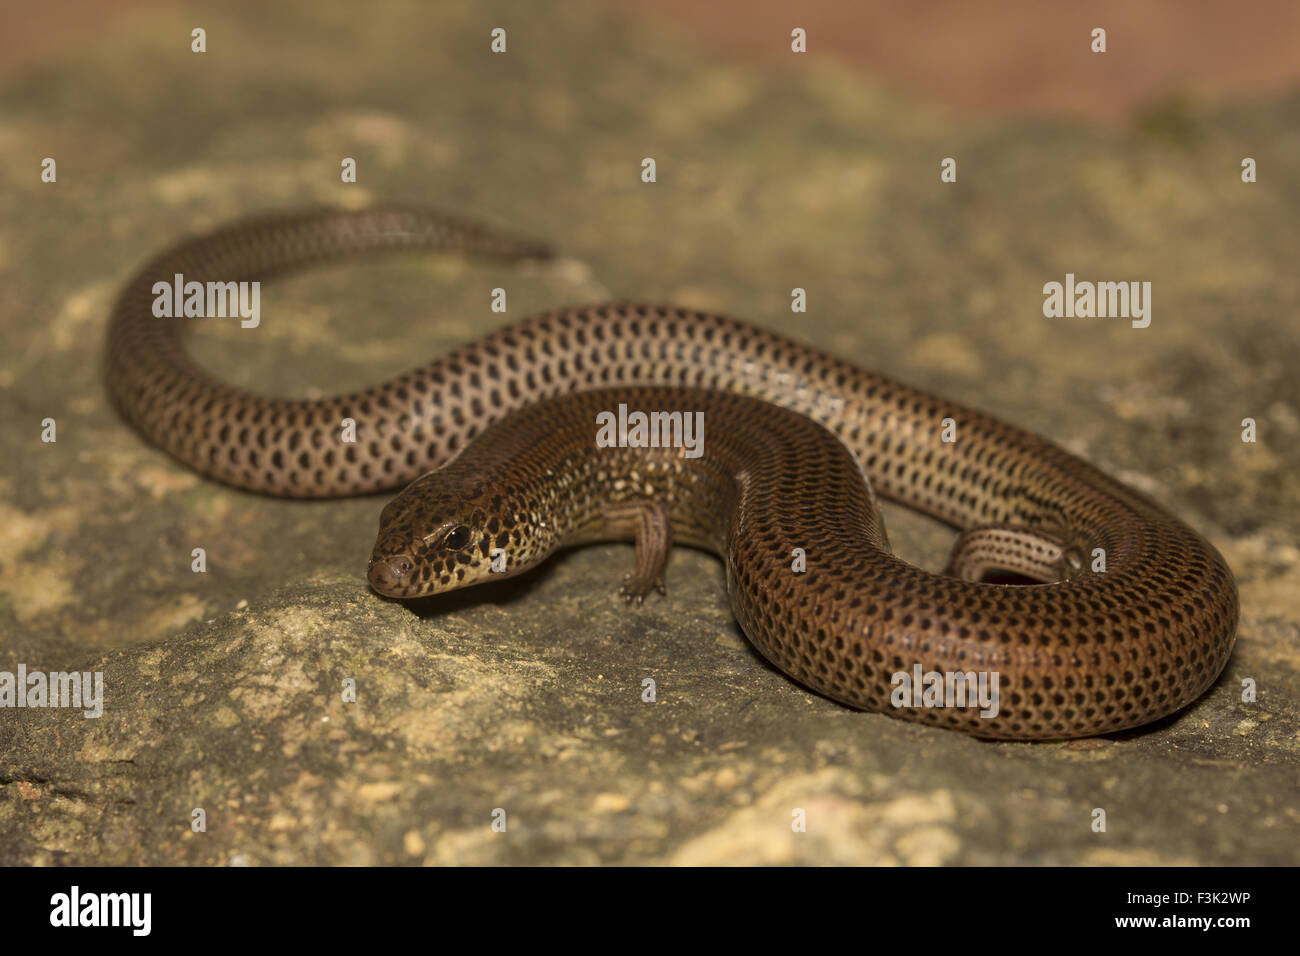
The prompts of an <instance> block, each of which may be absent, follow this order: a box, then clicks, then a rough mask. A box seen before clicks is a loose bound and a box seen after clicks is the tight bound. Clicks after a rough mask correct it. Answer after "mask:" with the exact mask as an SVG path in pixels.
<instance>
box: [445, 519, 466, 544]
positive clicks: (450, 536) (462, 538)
mask: <svg viewBox="0 0 1300 956" xmlns="http://www.w3.org/2000/svg"><path fill="white" fill-rule="evenodd" d="M467 544H469V528H467V527H465V526H464V525H463V524H458V525H456V527H454V528H452V529H451V530H450V531H448V532H447V537H445V538H443V539H442V546H443V547H444V548H448V549H450V550H452V551H459V550H460V549H461V548H463V547H465V545H467Z"/></svg>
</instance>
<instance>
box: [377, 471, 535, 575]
mask: <svg viewBox="0 0 1300 956" xmlns="http://www.w3.org/2000/svg"><path fill="white" fill-rule="evenodd" d="M534 524H535V523H534V522H532V521H531V520H529V519H528V518H526V517H525V516H524V515H523V514H521V512H520V510H519V507H518V503H517V502H516V501H515V500H514V496H513V495H511V494H510V493H509V492H508V491H507V490H506V489H505V486H504V483H502V482H500V481H491V480H484V478H483V476H482V475H481V474H479V475H476V476H475V477H474V478H472V479H470V478H468V477H467V476H466V475H465V474H464V469H463V468H462V467H460V466H459V465H458V463H457V462H452V463H451V464H449V465H447V466H445V467H443V468H442V469H439V470H438V471H435V472H430V473H429V474H427V475H425V476H424V477H422V478H419V479H417V480H416V481H415V482H413V483H412V484H410V485H408V486H407V487H406V489H405V490H404V491H402V493H401V494H399V495H398V496H397V497H396V498H394V499H393V500H392V501H390V502H389V503H388V505H387V507H385V508H384V510H383V513H382V514H381V515H380V517H379V537H378V538H377V539H376V541H375V547H374V551H373V553H372V554H371V557H370V566H369V569H368V572H367V577H368V578H369V580H370V586H371V587H373V588H374V589H375V590H376V591H377V592H379V593H380V594H383V595H385V596H387V597H395V598H416V597H425V596H427V595H430V594H440V593H442V592H444V591H453V590H456V589H458V588H463V587H468V586H470V585H471V584H478V583H480V582H483V581H487V580H492V579H498V578H504V577H509V576H510V575H512V574H517V573H519V572H520V571H522V570H524V569H525V568H527V567H531V566H532V565H533V564H535V563H536V562H537V561H538V560H540V559H541V558H542V557H545V555H546V554H547V553H549V551H550V546H549V541H550V537H551V536H550V534H549V532H548V529H546V528H545V526H544V525H543V526H541V527H540V528H537V527H534ZM530 529H531V530H530Z"/></svg>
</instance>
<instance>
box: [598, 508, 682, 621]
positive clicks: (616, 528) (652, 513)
mask: <svg viewBox="0 0 1300 956" xmlns="http://www.w3.org/2000/svg"><path fill="white" fill-rule="evenodd" d="M603 514H604V518H605V530H606V532H607V533H608V534H609V535H610V536H611V537H620V538H629V537H630V538H632V539H633V541H634V543H635V544H636V559H635V563H634V564H633V566H632V570H631V571H629V572H628V573H627V574H625V575H623V586H622V587H621V588H619V593H620V594H622V595H623V597H624V598H626V599H627V602H628V603H629V604H631V603H633V602H636V603H637V604H640V603H641V602H642V601H644V600H645V596H646V595H647V594H649V593H650V592H651V591H658V592H659V593H660V594H664V593H666V590H667V589H666V588H665V586H664V568H665V567H666V566H667V565H668V552H670V551H671V550H672V548H673V525H672V521H671V519H670V517H669V514H668V509H667V508H666V507H664V506H663V505H662V504H660V503H659V502H657V501H650V500H635V501H624V502H620V503H618V504H612V505H607V506H606V507H605V509H604V512H603Z"/></svg>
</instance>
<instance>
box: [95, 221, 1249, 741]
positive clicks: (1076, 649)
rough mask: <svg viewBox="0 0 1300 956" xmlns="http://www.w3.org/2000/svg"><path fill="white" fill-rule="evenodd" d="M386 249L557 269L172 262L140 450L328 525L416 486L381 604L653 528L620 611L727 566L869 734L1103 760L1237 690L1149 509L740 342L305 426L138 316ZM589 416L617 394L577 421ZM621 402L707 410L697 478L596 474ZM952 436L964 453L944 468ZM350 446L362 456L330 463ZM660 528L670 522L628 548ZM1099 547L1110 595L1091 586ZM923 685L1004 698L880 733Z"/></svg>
mask: <svg viewBox="0 0 1300 956" xmlns="http://www.w3.org/2000/svg"><path fill="white" fill-rule="evenodd" d="M388 248H429V249H456V250H461V251H467V252H477V253H485V254H490V255H498V256H502V257H506V258H526V257H536V256H540V255H544V254H545V249H544V248H543V247H541V246H538V245H536V244H532V243H528V242H525V241H519V240H513V239H509V238H506V237H501V236H497V235H495V234H493V233H490V232H488V231H486V230H484V229H481V228H480V227H477V226H474V225H472V224H466V223H457V222H453V221H450V220H447V219H445V218H443V217H441V216H439V215H438V214H435V213H428V212H423V211H419V210H408V209H379V210H368V211H363V212H330V211H325V212H315V213H306V214H300V215H290V216H281V217H274V218H268V219H263V220H257V221H252V222H248V223H239V224H236V225H235V226H233V227H229V228H227V229H224V230H222V231H219V232H218V233H215V234H213V235H212V236H209V237H206V238H203V239H198V240H192V241H190V242H187V243H183V244H182V245H180V246H177V247H175V248H174V249H173V250H171V251H169V252H167V253H164V254H163V255H162V256H160V257H159V258H158V259H156V260H154V262H152V263H151V264H150V265H149V266H147V267H146V268H145V269H144V270H143V271H142V272H141V273H140V275H139V276H137V277H136V278H135V279H134V280H133V281H132V282H131V283H130V284H129V285H128V287H127V289H126V290H125V291H124V293H123V295H122V297H121V299H120V300H119V303H118V306H117V308H116V310H115V312H114V316H113V320H112V323H111V327H110V332H109V348H108V385H109V389H110V392H111V394H112V395H113V396H114V399H115V400H116V402H117V404H118V406H119V407H120V408H121V409H122V411H123V414H124V415H125V417H126V418H127V419H128V420H129V421H131V422H132V423H133V424H134V425H135V426H136V427H137V428H139V429H140V430H141V431H142V432H143V433H144V434H145V435H146V436H147V437H148V438H149V439H150V440H152V441H153V442H155V443H156V444H158V445H160V446H161V447H163V448H165V449H166V450H167V451H169V452H170V453H171V454H173V455H175V456H176V457H177V458H179V459H181V460H182V461H184V462H185V463H187V464H188V465H190V466H191V467H193V468H195V469H197V470H198V471H200V472H202V473H203V474H205V475H208V476H210V477H213V478H215V479H217V480H221V481H224V482H227V483H230V484H233V485H237V486H239V487H243V488H248V489H251V490H255V491H261V492H265V493H270V494H279V495H287V496H297V497H337V496H343V495H353V494H362V493H366V492H374V491H379V490H384V489H389V488H395V487H399V486H401V485H404V484H406V483H408V482H412V481H415V484H413V485H411V487H409V488H408V489H407V490H406V491H404V492H403V493H402V494H401V495H400V496H399V497H398V498H397V499H395V500H394V501H393V502H392V503H390V504H389V506H388V507H387V508H386V509H385V510H384V515H383V518H382V519H381V532H380V536H379V540H378V542H377V543H376V548H375V557H374V559H372V564H371V569H370V575H371V581H372V584H374V586H375V587H376V589H377V590H380V591H381V592H382V593H387V594H392V595H394V596H400V597H408V596H415V595H417V594H427V593H436V592H437V591H440V590H446V589H448V588H451V587H463V586H466V585H468V584H471V583H474V582H475V581H478V580H482V579H485V578H487V577H488V576H490V575H491V572H490V571H489V570H488V567H489V563H490V561H489V556H490V553H491V551H492V548H493V547H501V548H503V550H504V552H505V555H506V558H507V573H517V572H518V571H520V570H523V569H524V568H526V567H528V566H530V565H532V564H535V563H536V562H537V561H540V560H543V559H544V558H545V557H546V555H548V554H550V553H551V552H552V551H554V550H555V549H556V548H558V547H563V546H567V545H570V544H577V543H582V542H585V541H591V540H600V539H604V538H609V537H619V538H625V537H628V536H629V535H630V534H632V533H633V529H634V528H636V527H638V526H639V527H640V528H641V530H642V535H641V537H642V538H643V539H645V540H643V541H642V542H641V547H640V549H639V554H638V569H637V574H636V575H635V577H634V579H633V580H632V581H630V582H629V588H628V593H629V594H630V595H631V596H633V597H639V596H640V594H641V593H644V592H645V591H646V590H648V589H649V588H650V587H653V586H655V585H656V584H657V583H658V574H659V573H660V571H661V570H662V562H663V557H664V554H662V553H659V552H663V551H665V550H666V548H665V547H664V545H663V539H664V538H665V537H667V536H668V533H669V532H670V533H671V539H674V540H676V541H679V542H682V543H686V544H694V545H698V546H702V547H707V548H711V549H712V550H714V551H716V552H717V553H719V554H720V555H722V556H723V557H724V559H725V560H726V562H727V580H728V594H729V595H730V597H731V601H732V607H733V610H734V611H735V614H736V617H737V619H738V620H739V621H740V623H741V626H742V627H743V628H744V630H745V633H746V634H747V635H748V636H749V637H750V639H751V640H752V641H753V642H754V644H755V646H756V647H757V648H758V649H759V650H760V651H761V652H762V653H763V654H764V655H765V656H766V657H767V658H768V659H769V660H771V661H772V662H773V663H774V664H776V665H777V666H778V667H780V668H781V669H782V670H784V671H785V672H786V673H788V674H790V675H791V676H792V677H794V678H795V679H797V680H799V681H801V682H803V683H805V684H806V685H807V686H809V687H811V688H813V689H815V690H817V691H819V692H821V693H823V694H825V695H827V696H829V697H831V698H834V699H835V700H839V701H842V702H844V703H846V704H849V705H851V706H855V707H861V708H864V709H871V710H884V711H887V712H891V713H897V714H898V715H900V716H903V717H907V718H909V719H914V720H919V721H923V722H926V723H931V724H935V725H938V726H942V727H950V728H953V729H958V730H963V731H967V732H969V733H973V734H977V735H979V736H983V737H1000V738H1007V739H1020V740H1027V739H1043V738H1063V737H1077V736H1086V735H1091V734H1098V733H1105V732H1109V731H1115V730H1121V729H1124V728H1128V727H1135V726H1139V725H1141V724H1144V723H1147V722H1149V721H1152V720H1155V719H1157V718H1159V717H1161V716H1164V715H1166V714H1169V713H1172V712H1174V711H1176V710H1178V709H1179V708H1181V707H1183V706H1185V705H1186V704H1188V703H1190V702H1191V701H1193V700H1195V699H1196V698H1197V697H1198V696H1199V695H1200V694H1201V693H1203V692H1204V691H1205V689H1206V688H1208V687H1209V686H1210V684H1212V683H1213V681H1214V679H1215V678H1216V677H1217V675H1218V674H1219V673H1220V672H1221V671H1222V669H1223V667H1224V665H1225V664H1226V662H1227V659H1228V656H1229V654H1230V653H1231V650H1232V645H1233V641H1234V638H1235V633H1236V620H1237V593H1236V587H1235V584H1234V582H1233V579H1232V575H1231V572H1230V571H1229V570H1228V568H1227V566H1226V565H1225V563H1224V562H1223V559H1222V558H1221V557H1220V556H1219V554H1218V552H1217V551H1215V549H1214V548H1213V547H1212V546H1211V545H1210V544H1209V543H1208V542H1206V541H1205V540H1204V539H1203V538H1201V537H1200V536H1199V535H1197V534H1196V533H1195V532H1193V531H1192V530H1191V529H1190V528H1188V527H1187V526H1186V525H1184V524H1182V523H1181V522H1180V521H1178V520H1177V519H1175V518H1173V517H1172V516H1170V515H1169V514H1167V513H1166V512H1165V511H1163V510H1162V509H1161V508H1160V507H1159V506H1157V505H1156V504H1154V503H1153V502H1151V501H1150V500H1148V499H1147V498H1146V497H1144V496H1143V495H1140V494H1139V493H1137V492H1135V491H1133V490H1132V489H1130V488H1128V487H1126V486H1124V485H1122V484H1120V483H1119V482H1116V481H1114V480H1112V479H1110V478H1108V477H1107V476H1105V475H1104V474H1102V473H1100V472H1098V471H1097V470H1096V469H1094V468H1093V467H1092V466H1090V465H1088V464H1087V463H1085V462H1083V461H1081V460H1079V459H1078V458H1075V457H1073V456H1071V455H1069V454H1067V453H1066V452H1064V451H1062V450H1061V449H1059V448H1057V447H1056V446H1055V445H1053V444H1051V443H1050V442H1047V441H1045V440H1044V439H1041V438H1038V437H1037V436H1034V435H1032V434H1030V433H1027V432H1024V431H1022V430H1020V429H1017V428H1014V427H1013V426H1010V425H1006V424H1003V423H1001V422H999V421H997V420H996V419H994V418H992V417H990V416H987V415H984V414H982V413H980V412H976V411H973V410H970V409H966V408H963V407H961V406H959V405H956V404H954V403H951V402H948V401H946V400H944V399H942V398H940V397H938V396H935V395H932V394H930V393H928V392H924V391H921V390H918V389H914V388H910V387H908V386H906V385H902V384H899V383H897V382H893V381H891V380H889V379H886V378H884V377H882V376H880V375H877V374H875V373H873V372H869V371H866V370H864V369H860V368H857V367H855V366H853V365H850V364H848V363H846V362H843V361H840V360H839V359H836V358H833V357H832V356H829V355H826V354H825V353H822V352H820V351H818V350H816V349H814V348H811V347H809V346H806V345H802V344H800V343H797V342H794V341H791V340H789V339H786V338H784V337H781V336H778V335H775V334H773V333H770V332H766V331H763V330H761V329H757V328H755V327H753V326H749V325H746V324H745V323H742V322H739V321H737V320H734V319H730V318H726V317H724V316H718V315H710V314H705V313H698V312H692V311H688V310H685V309H678V308H671V307H665V306H650V305H637V304H613V305H603V306H593V307H585V308H574V309H567V310H563V311H559V312H553V313H548V314H544V315H539V316H534V317H531V318H528V319H524V320H522V321H520V322H516V323H514V324H513V325H510V326H507V327H505V328H503V329H501V330H499V331H496V332H493V333H490V334H489V335H486V336H484V337H482V338H480V339H479V340H478V341H476V342H473V343H470V344H469V345H466V346H463V347H462V348H460V349H457V350H456V351H454V352H452V353H451V354H449V355H447V356H445V357H443V358H441V359H437V360H434V361H433V362H431V363H429V364H428V365H426V366H423V367H422V368H420V369H416V370H414V371H412V372H408V373H406V374H405V375H402V376H399V377H398V378H396V379H393V380H391V381H389V382H386V383H384V384H382V385H378V386H375V387H373V388H370V389H367V390H365V391H364V392H359V393H355V394H352V395H345V396H339V397H335V398H329V399H321V400H311V401H307V400H280V399H270V398H265V397H262V396H259V395H255V394H252V393H248V392H244V391H241V390H238V389H234V388H231V387H229V386H227V385H224V384H222V383H220V382H218V381H216V380H214V379H213V378H212V377H211V376H208V375H207V374H206V373H203V372H201V371H200V370H198V369H197V368H195V367H194V365H193V364H192V363H191V362H190V361H189V360H188V358H186V356H185V355H184V353H183V352H182V350H181V348H180V345H179V339H178V336H177V325H178V323H180V322H183V321H184V320H177V319H156V318H154V317H153V315H152V313H151V306H152V301H153V296H152V293H151V291H150V290H151V287H152V284H153V282H154V281H157V280H159V279H170V277H171V275H172V274H173V273H174V272H182V273H184V274H185V276H186V278H187V279H198V280H200V281H203V280H205V279H208V278H211V279H220V280H222V281H231V280H239V279H252V278H259V277H262V276H265V275H269V274H271V273H273V272H278V271H281V270H284V269H288V268H291V267H294V266H297V265H303V264H307V263H310V262H316V261H323V260H326V259H332V258H339V257H343V256H349V255H355V254H357V253H360V252H363V251H367V250H379V249H388ZM638 386H645V387H649V386H661V387H662V386H667V388H666V389H662V390H660V391H653V390H646V389H644V388H638ZM602 387H606V388H610V389H612V391H609V392H607V393H605V394H599V395H595V396H589V395H584V394H571V393H573V392H575V391H585V390H590V389H599V388H602ZM737 393H744V395H748V396H753V397H755V398H760V399H764V400H765V401H755V400H753V399H750V398H745V397H743V396H742V395H740V394H737ZM549 399H555V400H554V401H548V400H549ZM619 401H625V402H627V403H628V404H629V406H630V407H634V408H635V407H640V408H642V409H643V410H646V411H651V410H692V411H694V410H701V411H704V412H705V413H706V414H705V421H706V439H705V449H706V454H705V455H704V456H703V457H702V458H700V459H686V458H683V457H681V456H680V455H679V454H677V452H676V450H674V449H603V448H598V447H597V446H596V444H595V441H594V433H595V425H594V413H595V412H594V409H599V410H612V409H614V408H615V407H616V406H617V403H618V402H619ZM593 402H594V403H596V404H595V405H593V404H592V403H593ZM636 402H641V403H642V404H641V405H640V406H638V405H636ZM656 403H657V404H656ZM769 403H771V404H769ZM777 406H780V407H777ZM946 417H951V418H953V419H954V420H955V421H956V422H957V427H958V440H957V441H956V442H955V443H944V442H941V441H940V432H941V428H942V426H941V422H942V420H943V419H944V418H946ZM345 418H351V419H353V420H355V422H356V424H357V435H358V438H359V441H358V442H357V443H356V444H346V443H343V442H341V441H340V426H341V423H342V421H343V419H345ZM810 419H811V421H810ZM813 422H816V423H820V424H821V425H823V426H825V428H819V427H814V426H813ZM480 435H481V436H482V437H481V439H480V440H477V441H473V442H471V440H472V439H476V438H479V436H480ZM846 449H847V451H846ZM462 451H463V454H462ZM456 456H459V457H456ZM453 459H454V460H453ZM449 461H450V462H451V463H450V464H447V462H449ZM858 463H860V464H861V470H859V467H858ZM440 466H445V467H441V470H439V471H436V472H435V473H434V474H427V473H428V472H430V471H431V470H433V469H438V468H440ZM862 472H865V474H866V476H867V477H868V478H869V479H870V484H868V483H867V482H865V481H864V480H863V476H862ZM634 473H635V476H634ZM421 476H424V477H421ZM416 479H419V480H418V481H416ZM872 486H874V489H875V491H877V492H879V493H880V494H882V495H884V496H886V497H889V498H891V499H894V500H897V501H899V502H901V503H903V504H905V505H909V506H911V507H914V508H916V509H918V510H921V511H924V512H927V513H929V514H931V515H934V516H936V517H938V518H940V519H942V520H944V521H947V522H949V523H951V524H953V525H956V526H957V527H959V528H962V529H964V531H966V534H965V535H964V536H963V538H962V539H961V540H960V541H959V543H958V546H957V549H956V551H955V553H954V557H953V563H952V570H953V572H954V574H959V575H960V576H961V577H963V578H972V577H978V576H979V574H980V573H981V572H982V571H983V570H987V569H989V568H1004V569H1007V570H1013V571H1018V572H1020V573H1024V574H1029V575H1031V576H1034V577H1038V578H1041V579H1045V580H1049V581H1050V582H1051V583H1045V584H1041V585H1033V586H1007V585H995V584H985V583H980V582H978V581H972V580H959V579H958V578H957V577H951V576H943V575H935V574H930V573H928V572H925V571H922V570H920V569H917V568H914V567H912V566H910V565H908V564H906V563H905V562H902V561H900V560H899V559H897V558H894V557H893V556H892V555H891V554H889V552H888V550H887V545H886V542H885V538H884V531H883V528H882V527H881V525H880V521H879V516H878V513H877V511H876V509H875V505H874V499H873V498H872ZM628 489H638V490H637V491H636V494H634V495H633V494H631V493H630V492H629V491H628ZM652 503H657V506H658V508H659V511H660V514H662V515H664V516H665V517H662V518H653V517H651V518H649V519H645V520H642V521H640V522H639V523H638V522H637V521H636V520H635V517H634V516H635V514H636V512H637V509H638V508H641V507H645V508H648V509H650V510H651V511H653V509H654V507H655V505H653V504H652ZM661 526H662V527H661ZM462 528H463V529H464V530H463V531H462V530H461V529H462ZM656 528H661V530H662V531H663V532H664V534H663V535H660V536H659V538H658V539H656V540H657V541H658V543H657V544H655V543H653V542H651V540H650V539H651V535H650V533H649V532H650V531H653V530H654V529H656ZM646 529H649V531H647V530H646ZM449 535H451V536H452V537H451V540H450V541H448V540H447V539H448V536H449ZM462 539H463V540H462ZM1098 547H1100V548H1103V549H1105V552H1106V562H1107V570H1106V571H1105V572H1104V573H1100V574H1094V573H1092V572H1091V571H1090V570H1089V569H1088V567H1087V562H1088V561H1089V560H1090V558H1089V557H1088V556H1090V555H1091V552H1092V549H1093V548H1098ZM793 548H804V549H806V551H807V554H808V570H807V572H806V573H804V574H794V573H792V571H791V570H790V566H791V561H792V557H791V550H792V549H793ZM914 664H920V665H921V666H922V668H923V670H925V671H939V672H945V671H949V672H951V671H959V672H969V671H983V670H987V671H996V672H997V673H998V674H999V679H1000V691H1001V695H1000V696H1001V699H1000V710H999V713H998V715H997V716H996V717H994V718H981V717H979V716H977V715H976V714H975V713H974V710H973V709H972V708H964V709H960V708H919V707H917V708H912V707H909V708H903V709H896V708H894V707H892V706H891V704H890V701H889V692H890V690H891V687H890V675H892V674H894V673H896V672H899V671H902V672H906V673H910V672H911V669H912V666H913V665H914Z"/></svg>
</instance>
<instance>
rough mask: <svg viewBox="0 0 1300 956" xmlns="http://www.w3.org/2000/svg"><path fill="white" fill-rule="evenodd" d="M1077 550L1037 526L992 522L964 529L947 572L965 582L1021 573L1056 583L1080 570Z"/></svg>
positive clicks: (1048, 582) (951, 556)
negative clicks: (985, 525) (992, 523)
mask: <svg viewBox="0 0 1300 956" xmlns="http://www.w3.org/2000/svg"><path fill="white" fill-rule="evenodd" d="M1077 563H1078V562H1077V553H1076V550H1075V549H1073V548H1069V547H1067V546H1065V545H1064V544H1063V543H1062V541H1061V539H1060V538H1059V537H1057V536H1056V535H1054V534H1050V533H1047V532H1044V531H1042V530H1041V529H1037V528H1026V527H1021V526H1016V525H992V526H989V527H985V528H970V529H969V530H967V531H963V532H962V533H961V535H960V536H959V537H958V538H957V543H956V544H955V545H953V549H952V554H951V555H950V556H949V558H948V567H947V568H946V569H945V571H944V573H945V574H949V575H952V576H953V577H956V578H961V579H962V580H963V581H983V580H986V578H987V576H988V575H990V574H999V573H1000V574H1018V575H1021V576H1022V577H1026V578H1030V579H1031V580H1034V581H1040V582H1042V583H1043V584H1053V583H1055V582H1057V581H1063V580H1065V579H1066V578H1070V577H1074V576H1075V575H1076V574H1077V573H1078V567H1077Z"/></svg>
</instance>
